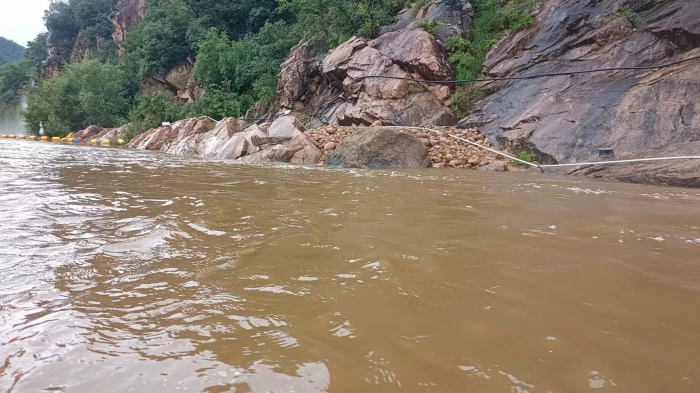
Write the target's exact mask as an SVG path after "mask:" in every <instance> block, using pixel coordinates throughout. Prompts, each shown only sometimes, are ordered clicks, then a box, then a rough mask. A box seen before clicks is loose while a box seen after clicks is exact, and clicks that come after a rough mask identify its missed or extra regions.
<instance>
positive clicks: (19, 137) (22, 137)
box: [17, 135, 26, 139]
mask: <svg viewBox="0 0 700 393" xmlns="http://www.w3.org/2000/svg"><path fill="white" fill-rule="evenodd" d="M24 138H26V137H25V136H24V135H19V136H17V139H24Z"/></svg>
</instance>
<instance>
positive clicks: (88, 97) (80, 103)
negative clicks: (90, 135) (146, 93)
mask: <svg viewBox="0 0 700 393" xmlns="http://www.w3.org/2000/svg"><path fill="white" fill-rule="evenodd" d="M127 84H128V80H127V77H126V75H125V73H124V71H123V68H122V67H119V66H118V65H116V64H111V63H101V62H99V61H98V60H87V61H83V62H80V63H75V64H70V65H68V66H66V67H65V68H64V69H63V70H62V71H61V72H60V73H59V74H58V75H57V76H55V77H53V78H51V79H47V80H44V81H41V82H40V83H39V85H38V86H37V87H36V89H34V90H33V91H32V92H31V93H30V94H29V96H28V97H27V105H28V107H27V110H26V111H25V113H24V117H25V119H26V121H27V125H28V126H29V128H30V130H31V131H34V132H37V131H38V130H39V123H40V122H43V123H44V125H45V127H46V130H47V132H49V133H50V135H65V134H67V133H69V132H71V131H77V130H81V129H83V128H86V127H87V126H89V125H98V126H101V127H115V126H118V125H120V124H123V123H124V119H125V118H126V116H127V114H128V111H129V99H128V97H127V96H126V94H125V92H126V88H127Z"/></svg>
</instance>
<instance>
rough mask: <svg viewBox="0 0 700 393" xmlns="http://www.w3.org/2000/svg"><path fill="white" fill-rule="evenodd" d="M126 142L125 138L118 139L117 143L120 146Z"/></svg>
mask: <svg viewBox="0 0 700 393" xmlns="http://www.w3.org/2000/svg"><path fill="white" fill-rule="evenodd" d="M125 143H126V142H125V141H124V139H117V144H118V145H119V146H122V145H124V144H125Z"/></svg>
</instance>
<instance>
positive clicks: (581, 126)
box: [460, 0, 700, 185]
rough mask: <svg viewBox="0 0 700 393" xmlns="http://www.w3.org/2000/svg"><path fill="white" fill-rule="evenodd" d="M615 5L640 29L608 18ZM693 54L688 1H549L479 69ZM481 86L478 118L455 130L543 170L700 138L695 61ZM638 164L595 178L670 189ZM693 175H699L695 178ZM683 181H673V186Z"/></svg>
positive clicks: (696, 16)
mask: <svg viewBox="0 0 700 393" xmlns="http://www.w3.org/2000/svg"><path fill="white" fill-rule="evenodd" d="M623 3H624V4H623ZM622 5H629V6H631V7H634V8H635V10H636V12H637V13H638V15H639V16H640V17H641V18H642V20H643V21H644V23H643V25H642V26H643V27H640V28H635V27H633V26H632V24H631V23H630V22H629V21H627V20H626V19H622V18H618V17H617V16H616V13H617V12H618V11H619V8H620V7H621V6H622ZM698 48H700V7H698V4H697V1H693V0H668V1H663V2H659V1H652V0H639V1H635V2H620V1H617V0H600V1H578V0H552V1H550V2H549V4H548V6H547V7H546V8H545V9H544V10H543V11H542V12H541V13H540V14H539V15H538V17H537V26H536V27H534V28H531V29H529V30H525V31H522V32H520V33H518V34H516V35H514V36H508V37H506V38H504V39H503V40H502V41H501V42H500V43H499V44H498V45H497V46H496V47H495V48H494V49H493V50H492V52H491V53H490V54H489V58H488V60H487V62H486V65H485V66H486V67H487V70H488V73H489V74H491V75H494V76H502V75H508V76H515V75H533V74H538V73H555V72H564V71H574V70H585V69H596V68H606V67H634V66H647V65H655V64H660V63H668V62H671V61H675V60H681V59H685V58H689V57H692V56H698V55H700V49H698ZM485 88H486V89H487V90H489V91H495V92H496V93H495V94H493V95H492V96H491V97H489V98H488V99H486V100H485V101H483V102H482V103H481V104H480V105H479V107H480V109H481V110H480V112H479V113H477V114H475V115H473V116H471V117H470V118H468V119H465V120H463V121H462V122H460V123H461V124H463V125H464V126H465V127H472V126H481V127H482V132H483V133H484V134H486V135H487V136H488V137H489V138H490V139H491V140H493V141H498V142H499V144H500V145H501V146H502V147H505V148H509V149H510V150H511V151H517V150H521V149H525V150H530V151H533V152H535V153H537V154H538V155H540V157H541V158H542V160H543V162H544V163H558V162H559V163H571V162H583V161H590V160H595V159H596V156H597V149H598V148H603V147H609V148H613V149H614V150H615V153H616V156H617V158H626V157H636V156H637V155H647V156H652V157H660V156H663V154H662V152H664V151H685V150H686V148H685V147H683V144H687V143H691V142H693V141H697V140H700V119H698V117H697V116H696V115H695V114H696V113H697V112H698V108H700V95H698V93H697V92H698V91H700V61H695V62H689V63H685V64H681V65H677V66H673V67H671V68H666V69H660V70H655V71H616V72H606V73H596V74H583V75H575V76H555V77H550V78H546V79H539V80H523V81H514V82H510V83H506V82H499V83H492V84H490V85H487V86H485ZM688 146H691V145H688ZM695 153H696V154H695V155H697V153H698V151H696V152H695ZM673 166H674V167H676V166H677V165H676V164H674V165H673ZM690 166H692V165H690ZM641 167H642V166H639V167H637V166H629V165H625V166H620V167H616V169H614V170H605V171H604V172H606V173H608V174H610V176H616V177H618V178H620V179H623V180H628V181H642V182H662V183H665V184H673V182H671V181H670V180H669V179H670V177H671V175H669V174H668V173H671V172H668V173H667V172H664V169H663V168H664V166H661V165H659V164H658V163H657V164H650V165H648V166H647V167H646V168H647V170H648V171H649V172H648V173H644V174H643V175H642V172H643V171H642V170H641V169H640V168H641ZM678 167H679V168H680V167H683V168H688V167H686V166H685V164H678ZM626 171H629V172H626ZM678 171H681V169H679V170H678ZM584 172H585V171H577V172H576V173H584ZM675 173H681V172H675ZM597 175H598V176H603V174H602V173H597ZM683 176H685V175H683ZM683 176H680V175H679V179H682V178H683ZM695 176H696V177H698V178H700V173H697V172H696V174H695ZM690 183H692V182H691V181H687V180H679V182H678V185H685V184H690Z"/></svg>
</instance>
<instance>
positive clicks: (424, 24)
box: [416, 20, 438, 38]
mask: <svg viewBox="0 0 700 393" xmlns="http://www.w3.org/2000/svg"><path fill="white" fill-rule="evenodd" d="M416 26H418V27H420V28H421V29H423V30H425V31H427V32H428V33H430V34H432V35H433V37H435V38H438V28H437V22H435V21H433V22H428V21H424V20H421V21H418V22H416Z"/></svg>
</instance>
